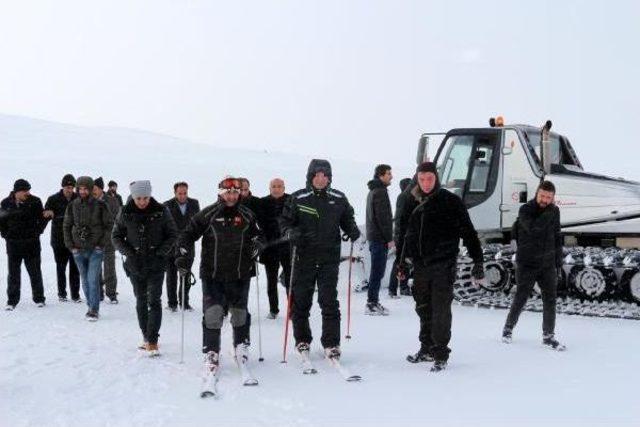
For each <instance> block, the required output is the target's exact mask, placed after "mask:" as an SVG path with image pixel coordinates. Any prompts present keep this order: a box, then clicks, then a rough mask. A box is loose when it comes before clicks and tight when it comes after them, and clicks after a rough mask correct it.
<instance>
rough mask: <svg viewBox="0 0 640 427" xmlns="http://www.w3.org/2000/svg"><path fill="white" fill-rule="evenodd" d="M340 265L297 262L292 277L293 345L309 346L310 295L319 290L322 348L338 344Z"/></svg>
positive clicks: (311, 296) (336, 263) (311, 303)
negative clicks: (305, 344)
mask: <svg viewBox="0 0 640 427" xmlns="http://www.w3.org/2000/svg"><path fill="white" fill-rule="evenodd" d="M339 265H340V264H339V262H337V261H336V262H310V261H305V260H304V259H302V258H301V259H300V260H299V261H296V265H295V271H294V274H293V289H292V291H291V292H292V299H293V310H292V323H293V336H294V338H295V342H296V344H298V343H307V344H310V343H311V341H312V339H313V337H312V335H311V328H310V327H309V315H310V311H311V306H312V305H313V293H314V291H315V289H316V285H317V287H318V304H319V305H320V311H321V313H322V336H321V337H320V342H321V343H322V346H323V347H324V348H328V347H335V346H339V345H340V306H339V303H338V289H337V286H338V269H339Z"/></svg>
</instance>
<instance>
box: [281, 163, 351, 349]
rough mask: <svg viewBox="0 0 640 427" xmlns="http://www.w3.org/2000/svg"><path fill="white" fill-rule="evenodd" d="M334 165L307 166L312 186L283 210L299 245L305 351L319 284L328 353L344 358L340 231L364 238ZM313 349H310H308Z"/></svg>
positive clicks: (299, 314) (297, 328) (299, 316)
mask: <svg viewBox="0 0 640 427" xmlns="http://www.w3.org/2000/svg"><path fill="white" fill-rule="evenodd" d="M331 179H332V173H331V165H330V164H329V162H328V161H326V160H317V159H314V160H312V161H311V163H310V164H309V168H308V171H307V186H306V188H303V189H301V190H298V191H296V192H295V193H293V194H291V199H290V200H289V202H288V203H287V204H286V205H285V207H284V210H283V212H282V217H281V218H280V220H281V223H280V224H281V229H282V232H283V233H284V235H285V236H286V237H287V238H288V239H289V241H290V242H291V243H292V244H293V245H295V246H296V251H297V260H296V261H295V267H294V271H293V280H294V281H293V289H292V293H293V316H292V321H293V335H294V338H295V341H296V349H297V351H298V352H300V353H304V352H308V351H309V344H310V343H311V340H312V335H311V329H310V327H309V312H310V310H311V306H312V304H313V293H314V291H315V289H316V284H317V288H318V303H319V305H320V309H321V310H322V337H321V339H320V341H321V343H322V346H323V347H324V349H325V355H326V356H327V357H328V358H339V357H340V309H339V306H338V290H337V284H338V267H339V264H340V249H341V244H342V241H341V236H340V230H342V232H344V233H345V235H346V237H348V238H349V239H350V240H351V241H352V242H354V241H356V240H357V239H358V238H359V237H360V230H359V229H358V226H357V225H356V222H355V220H354V214H353V208H352V207H351V205H350V204H349V201H348V200H347V198H346V196H345V195H344V193H342V192H340V191H338V190H335V189H333V188H331ZM307 354H308V353H307Z"/></svg>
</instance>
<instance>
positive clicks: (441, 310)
mask: <svg viewBox="0 0 640 427" xmlns="http://www.w3.org/2000/svg"><path fill="white" fill-rule="evenodd" d="M455 277H456V260H455V259H453V260H446V261H442V262H438V263H434V264H429V265H425V264H424V263H423V262H421V261H418V262H416V263H415V268H414V275H413V299H414V300H415V302H416V313H417V314H418V317H419V318H420V333H419V336H418V337H419V339H420V344H421V350H422V351H428V352H429V353H431V354H432V355H433V357H434V359H435V360H440V361H446V360H448V359H449V353H450V352H451V349H449V341H450V340H451V303H452V302H453V282H454V280H455Z"/></svg>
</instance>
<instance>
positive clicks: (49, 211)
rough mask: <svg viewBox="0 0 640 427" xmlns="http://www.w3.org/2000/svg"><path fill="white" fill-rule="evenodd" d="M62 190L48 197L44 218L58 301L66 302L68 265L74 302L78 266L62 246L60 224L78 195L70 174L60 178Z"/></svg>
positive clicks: (78, 279) (76, 293)
mask: <svg viewBox="0 0 640 427" xmlns="http://www.w3.org/2000/svg"><path fill="white" fill-rule="evenodd" d="M61 186H62V189H61V190H60V191H58V192H57V193H55V194H53V195H51V196H49V198H48V199H47V202H46V203H45V205H44V209H45V210H44V217H45V218H46V219H47V220H48V221H49V220H50V221H51V248H53V256H54V259H55V261H56V274H57V278H58V299H59V300H60V301H62V302H65V301H67V274H66V271H67V264H68V265H69V291H70V293H71V299H72V300H73V301H74V302H81V301H80V276H79V274H78V266H76V263H75V261H74V260H73V254H72V253H71V251H70V250H69V249H68V248H67V247H66V246H65V244H64V231H63V230H62V224H63V222H64V214H65V212H66V210H67V205H69V203H71V202H72V201H73V200H74V199H75V198H76V197H78V195H77V194H76V192H75V187H76V179H75V178H74V177H73V175H71V174H67V175H65V176H64V177H63V178H62V183H61Z"/></svg>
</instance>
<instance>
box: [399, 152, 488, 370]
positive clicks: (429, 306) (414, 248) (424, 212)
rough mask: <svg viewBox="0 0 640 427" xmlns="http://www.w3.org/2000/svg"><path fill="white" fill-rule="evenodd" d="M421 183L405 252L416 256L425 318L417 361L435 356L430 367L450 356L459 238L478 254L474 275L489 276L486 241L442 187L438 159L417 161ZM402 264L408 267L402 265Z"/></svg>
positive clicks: (417, 296) (416, 294)
mask: <svg viewBox="0 0 640 427" xmlns="http://www.w3.org/2000/svg"><path fill="white" fill-rule="evenodd" d="M416 173H417V175H418V185H417V186H416V187H414V189H413V190H412V195H413V196H414V198H415V199H416V200H417V201H418V202H419V206H418V207H417V208H415V209H414V210H413V213H412V214H411V217H410V219H409V225H408V227H407V234H406V241H405V252H404V257H405V258H410V259H411V260H412V262H413V267H414V276H413V298H414V300H415V302H416V313H417V314H418V316H419V318H420V335H419V338H420V344H421V347H420V350H419V351H418V353H417V354H415V355H411V356H409V357H408V358H407V360H409V361H410V362H412V363H415V362H420V361H427V360H430V359H431V358H433V359H435V363H434V365H433V367H432V368H431V370H432V371H433V372H438V371H440V370H442V369H444V368H445V367H446V365H447V360H448V359H449V353H450V351H451V350H450V349H449V347H448V344H449V341H450V339H451V303H452V302H453V282H454V280H455V277H456V260H457V256H458V252H459V245H460V238H462V241H463V243H464V245H465V246H466V247H467V250H468V251H469V256H470V257H471V258H472V259H473V262H474V266H473V269H472V276H473V277H474V279H475V280H480V279H482V278H484V268H483V264H482V261H483V257H482V247H481V245H480V240H478V234H477V233H476V230H475V228H474V227H473V224H472V223H471V219H470V218H469V213H468V212H467V208H466V207H465V205H464V204H463V202H462V200H461V199H460V198H459V197H458V196H456V195H455V194H453V193H451V192H449V191H448V190H445V189H444V188H441V187H440V183H439V181H438V175H437V172H436V167H435V164H433V163H431V162H425V163H422V164H420V165H419V166H418V168H417V170H416ZM401 270H403V269H401Z"/></svg>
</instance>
